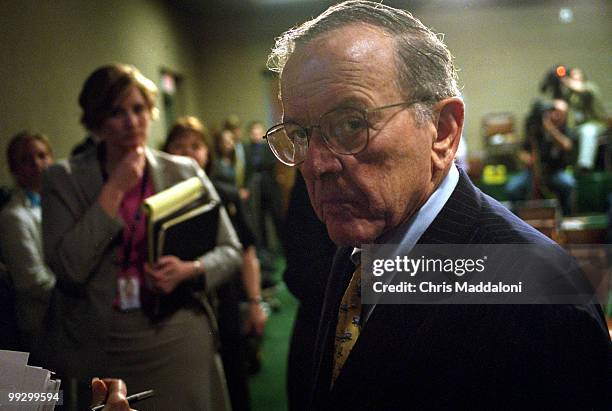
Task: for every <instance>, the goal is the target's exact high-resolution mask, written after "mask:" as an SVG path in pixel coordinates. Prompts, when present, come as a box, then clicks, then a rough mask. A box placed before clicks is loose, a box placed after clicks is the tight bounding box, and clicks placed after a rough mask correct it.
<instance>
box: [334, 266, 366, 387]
mask: <svg viewBox="0 0 612 411" xmlns="http://www.w3.org/2000/svg"><path fill="white" fill-rule="evenodd" d="M360 331H361V264H359V265H358V266H357V268H356V269H355V272H354V273H353V276H352V277H351V281H350V283H349V285H348V287H346V290H345V291H344V296H343V297H342V301H341V302H340V308H339V309H338V325H336V338H335V345H334V348H335V349H334V370H333V374H332V385H333V384H334V382H335V381H336V378H338V374H340V370H341V369H342V367H343V366H344V363H345V361H346V359H347V358H348V356H349V354H350V352H351V350H352V349H353V346H354V345H355V341H357V338H358V337H359V332H360Z"/></svg>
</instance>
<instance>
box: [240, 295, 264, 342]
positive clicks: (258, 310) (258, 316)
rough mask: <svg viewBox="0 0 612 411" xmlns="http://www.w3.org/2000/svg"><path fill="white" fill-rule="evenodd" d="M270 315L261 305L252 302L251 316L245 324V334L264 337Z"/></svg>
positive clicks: (250, 304) (249, 315) (250, 307)
mask: <svg viewBox="0 0 612 411" xmlns="http://www.w3.org/2000/svg"><path fill="white" fill-rule="evenodd" d="M267 321H268V313H267V312H266V310H264V308H263V306H262V304H261V303H255V302H250V303H249V314H248V317H247V318H246V320H245V323H244V332H245V334H251V333H253V334H255V335H263V332H264V328H265V327H266V322H267Z"/></svg>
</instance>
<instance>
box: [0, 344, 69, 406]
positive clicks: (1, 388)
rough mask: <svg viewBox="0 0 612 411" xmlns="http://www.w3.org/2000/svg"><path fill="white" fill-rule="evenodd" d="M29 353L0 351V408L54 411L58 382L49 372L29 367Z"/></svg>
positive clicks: (58, 392) (57, 395) (58, 398)
mask: <svg viewBox="0 0 612 411" xmlns="http://www.w3.org/2000/svg"><path fill="white" fill-rule="evenodd" d="M29 355H30V354H29V353H25V352H18V351H6V350H0V409H1V410H2V411H4V410H16V411H47V410H53V409H54V408H55V404H56V403H59V400H60V391H59V388H60V380H55V379H52V378H51V375H52V374H53V373H52V372H51V371H49V370H45V369H44V368H40V367H32V366H29V365H27V364H28V357H29Z"/></svg>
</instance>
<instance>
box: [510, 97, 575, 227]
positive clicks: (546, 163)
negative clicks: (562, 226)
mask: <svg viewBox="0 0 612 411" xmlns="http://www.w3.org/2000/svg"><path fill="white" fill-rule="evenodd" d="M567 110H568V109H567V103H566V102H565V101H564V100H561V99H557V100H553V101H552V102H544V101H536V102H535V103H534V104H533V107H532V109H531V112H530V114H529V116H528V117H527V121H526V124H525V144H524V145H523V148H522V150H521V151H520V152H519V159H520V160H521V161H522V162H523V163H524V164H525V166H526V167H527V169H526V170H524V171H522V172H521V173H519V174H517V175H515V176H513V177H512V178H510V180H509V181H508V183H507V184H506V187H505V189H506V193H507V194H508V198H509V199H510V200H512V201H516V200H531V199H535V198H542V197H545V196H547V195H549V194H548V193H549V191H551V190H552V193H550V195H554V196H556V197H557V198H558V199H559V202H560V203H561V208H562V210H563V214H564V215H566V216H567V215H570V214H571V211H572V202H573V201H572V200H573V192H574V189H575V187H576V180H575V179H574V176H573V175H572V174H571V173H569V172H567V171H566V170H565V169H566V167H567V166H568V165H570V164H572V153H573V152H574V148H575V140H576V137H575V135H574V133H572V131H571V130H570V129H568V127H567Z"/></svg>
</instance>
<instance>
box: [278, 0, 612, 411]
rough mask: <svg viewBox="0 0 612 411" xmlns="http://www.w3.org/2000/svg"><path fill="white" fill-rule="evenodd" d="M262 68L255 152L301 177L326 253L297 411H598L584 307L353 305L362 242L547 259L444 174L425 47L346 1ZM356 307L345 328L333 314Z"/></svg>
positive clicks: (460, 114) (402, 24) (598, 376)
mask: <svg viewBox="0 0 612 411" xmlns="http://www.w3.org/2000/svg"><path fill="white" fill-rule="evenodd" d="M269 66H270V68H271V69H272V70H275V71H277V72H278V73H279V74H280V87H281V100H282V105H283V123H282V124H278V125H276V126H274V127H272V128H271V129H270V130H268V132H267V133H266V138H267V140H268V143H269V145H270V147H271V149H272V151H273V152H274V154H275V155H276V156H277V158H278V159H279V160H280V161H282V162H283V163H285V164H288V165H298V166H299V167H300V170H301V172H302V174H303V176H304V178H305V181H306V185H307V187H308V192H309V196H310V200H311V202H312V205H313V207H314V210H315V212H316V214H317V216H318V217H319V219H321V220H322V221H323V222H324V223H325V225H326V226H327V230H328V233H329V235H330V238H331V239H332V240H333V241H334V242H335V243H336V244H337V245H339V246H340V248H339V250H338V252H337V254H336V258H335V263H334V266H333V268H332V272H331V276H330V280H329V283H328V286H327V291H326V295H325V302H324V306H323V310H322V319H321V323H320V326H319V331H318V336H317V346H316V348H315V350H316V353H315V354H316V358H315V359H314V368H315V375H314V377H313V381H314V383H313V388H312V398H311V401H310V403H309V404H307V405H306V407H307V408H309V409H351V410H355V409H368V410H371V409H381V410H392V409H446V408H450V409H500V408H502V409H505V408H513V409H514V408H517V407H518V408H520V409H524V408H529V407H536V408H538V409H542V408H546V409H553V408H554V409H558V408H570V409H597V408H602V409H603V408H605V407H607V406H609V405H610V404H609V403H607V401H608V400H609V397H606V396H608V395H609V387H610V385H609V383H610V358H611V357H610V352H611V348H610V347H611V345H610V338H609V336H608V333H607V329H606V326H605V322H604V320H603V315H602V313H601V309H600V307H599V306H597V305H595V304H583V305H571V304H564V305H550V304H548V305H546V304H542V305H500V304H496V305H408V304H406V305H387V304H378V305H366V304H364V305H361V303H360V302H359V298H357V301H355V299H354V298H352V294H353V289H354V287H353V284H354V283H355V281H354V280H355V278H356V277H359V270H358V269H356V265H358V264H359V263H358V261H357V260H358V258H355V257H356V255H358V254H359V250H360V249H361V248H362V246H363V245H365V244H371V243H378V244H381V243H383V244H384V243H394V244H401V245H402V248H403V249H405V250H409V249H411V248H412V247H413V246H415V245H417V244H440V243H447V244H509V243H528V244H534V245H549V246H551V247H554V245H553V244H552V243H551V242H550V241H549V240H548V239H547V238H545V237H544V236H542V235H540V234H539V233H538V232H536V231H535V230H533V229H532V228H531V227H529V226H527V225H526V224H524V223H523V222H522V221H521V220H519V219H518V218H516V217H514V216H513V215H512V214H510V213H509V212H508V211H506V210H505V209H504V208H503V207H502V206H501V205H499V203H497V202H496V201H495V200H493V199H491V198H490V197H488V196H486V195H484V194H483V193H481V192H480V191H479V190H478V189H477V188H475V187H474V186H473V185H472V184H471V182H470V181H469V180H468V178H467V176H466V175H465V173H463V172H462V171H460V170H458V169H457V167H456V166H455V164H454V162H453V159H454V156H455V152H456V150H457V146H458V144H459V140H460V136H461V131H462V128H463V120H464V104H463V101H462V100H461V98H460V97H459V90H458V87H457V81H456V72H455V68H454V66H453V62H452V57H451V54H450V52H449V51H448V49H447V48H446V46H445V45H444V43H443V42H442V41H441V40H440V38H439V37H438V36H436V35H435V34H434V33H432V32H431V31H430V30H429V29H427V28H426V27H425V26H424V25H423V24H422V23H421V22H420V21H418V20H417V19H415V18H414V17H413V16H412V15H410V14H409V13H407V12H405V11H402V10H397V9H394V8H391V7H387V6H384V5H382V4H378V3H372V2H367V1H348V2H345V3H341V4H338V5H336V6H332V7H331V8H329V9H328V10H327V11H326V12H324V13H323V14H321V15H320V16H318V17H316V18H315V19H313V20H311V21H309V22H307V23H304V24H303V25H301V26H299V27H296V28H293V29H291V30H289V31H287V32H286V33H284V34H283V35H282V36H281V37H279V39H278V40H277V43H276V46H275V48H274V49H273V51H272V54H271V56H270V58H269ZM547 261H549V260H546V259H545V260H544V261H543V264H544V266H546V264H547ZM550 262H551V264H552V260H550ZM356 263H357V264H356ZM355 294H357V293H355ZM357 295H358V294H357ZM355 307H357V308H359V311H360V312H358V313H356V314H351V316H352V321H349V322H348V323H347V325H346V327H345V325H344V323H345V321H344V319H343V317H342V316H343V312H344V315H345V316H346V312H347V311H350V310H353V309H354V308H355ZM347 341H350V344H349V345H348V346H347V345H344V346H343V344H345V343H346V342H347ZM347 347H348V348H347ZM606 387H607V388H606Z"/></svg>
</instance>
